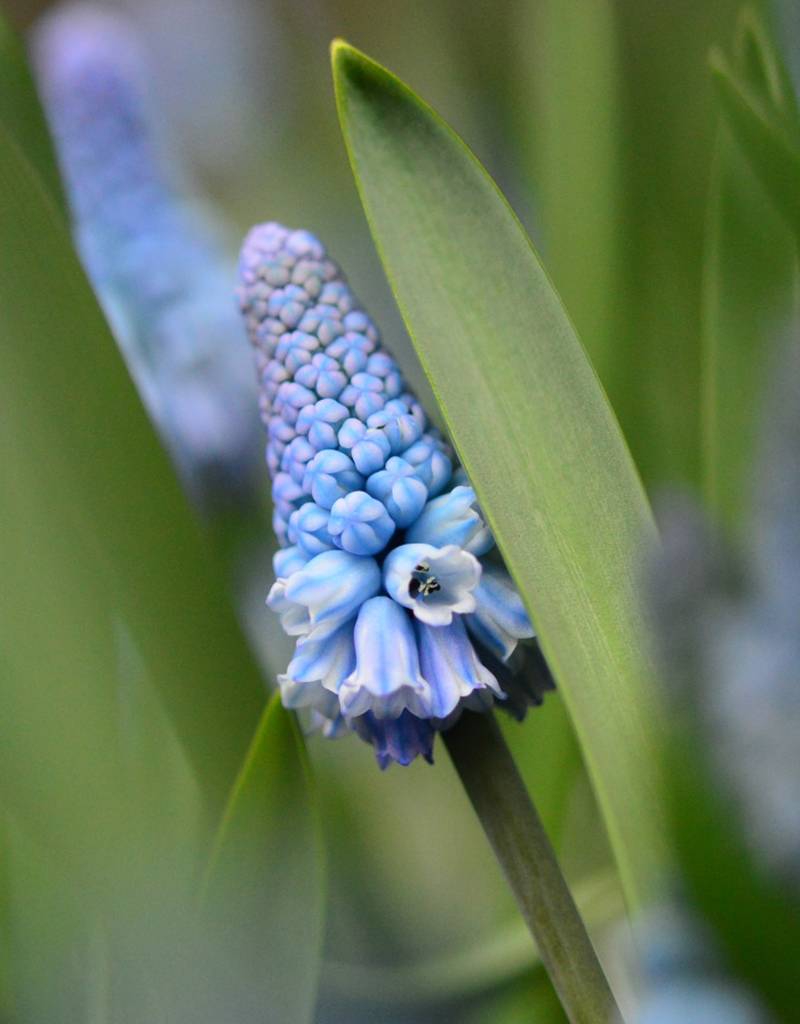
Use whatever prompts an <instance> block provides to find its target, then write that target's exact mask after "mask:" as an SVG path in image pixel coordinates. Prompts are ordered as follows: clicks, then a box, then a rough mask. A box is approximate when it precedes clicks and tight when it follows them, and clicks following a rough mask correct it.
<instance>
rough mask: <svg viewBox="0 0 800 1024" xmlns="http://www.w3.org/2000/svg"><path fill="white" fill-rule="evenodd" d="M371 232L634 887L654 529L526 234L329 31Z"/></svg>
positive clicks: (644, 866)
mask: <svg viewBox="0 0 800 1024" xmlns="http://www.w3.org/2000/svg"><path fill="white" fill-rule="evenodd" d="M333 59H334V77H335V83H336V92H337V100H338V105H339V113H340V119H341V122H342V126H343V130H344V134H345V139H346V141H347V144H348V148H349V151H350V157H351V161H352V164H353V169H354V171H355V174H356V178H357V181H358V184H359V188H360V191H361V196H362V201H363V203H364V207H365V209H366V212H367V217H368V219H369V222H370V227H371V229H372V233H373V236H374V238H375V240H376V243H377V246H378V250H379V252H380V254H381V259H382V260H383V263H384V267H385V269H386V272H387V275H388V277H389V281H390V284H391V285H392V288H393V290H394V293H395V296H396V298H397V301H398V304H399V306H400V310H401V312H402V313H403V316H404V319H405V321H406V325H407V326H408V328H409V331H410V333H411V335H412V338H413V339H414V342H415V345H416V346H417V350H418V352H419V354H420V357H421V360H422V363H423V366H424V367H425V369H426V372H427V373H428V376H429V378H430V380H431V382H432V384H433V388H434V391H435V393H436V396H437V398H438V400H439V403H440V405H441V408H442V411H443V413H444V416H445V418H446V421H447V424H448V427H449V429H450V431H451V434H452V436H453V439H454V441H455V444H456V446H457V448H458V451H459V455H460V456H461V459H462V461H463V463H464V465H465V468H466V470H467V472H468V473H469V475H470V477H471V478H472V480H473V482H474V484H475V486H476V489H477V491H478V495H479V497H480V500H481V503H482V506H483V508H484V509H485V511H486V513H487V515H488V517H489V520H490V522H491V525H492V527H493V529H494V531H495V535H496V537H497V540H498V543H499V545H500V548H501V550H502V552H503V554H504V556H505V558H506V561H507V563H508V565H509V567H510V569H511V571H512V572H513V574H514V576H515V578H516V581H517V583H518V585H519V586H520V589H521V591H522V593H523V595H524V597H525V600H526V603H527V605H528V608H529V609H530V611H531V614H532V616H533V619H534V623H535V625H536V627H537V630H538V632H539V635H540V638H541V641H542V645H543V647H544V651H545V653H546V655H547V657H548V660H549V661H550V664H551V667H552V668H553V671H554V673H555V675H556V678H557V681H558V683H559V685H560V687H561V689H562V693H563V696H564V699H565V701H566V703H567V706H568V709H569V711H570V714H571V716H572V718H573V721H574V723H575V726H576V731H577V734H578V739H579V741H580V743H581V745H582V748H583V751H584V754H585V757H586V762H587V766H588V768H589V771H590V773H591V775H592V778H593V782H594V785H595V787H596V790H597V793H598V796H599V800H600V804H601V808H602V810H603V813H604V816H605V820H606V823H607V825H608V828H609V832H610V836H611V839H612V843H613V845H614V848H615V852H616V855H617V858H618V861H619V864H620V867H621V870H622V873H623V875H624V878H625V882H626V886H627V890H628V893H629V896H630V897H631V898H632V899H633V900H636V899H639V898H641V897H642V895H643V894H644V892H645V890H646V888H647V886H648V885H649V883H650V880H651V878H652V872H653V870H654V868H656V867H657V866H658V865H659V863H660V862H661V858H662V854H663V850H662V843H661V821H660V820H659V809H658V803H657V799H656V788H655V781H654V771H655V740H654V729H655V720H654V719H655V715H656V710H655V708H654V696H653V693H652V691H651V689H650V678H649V677H650V666H649V663H648V658H647V656H646V654H645V648H646V641H647V637H646V629H645V622H644V618H643V614H642V612H641V610H640V608H639V603H638V600H637V596H636V574H637V557H638V555H639V553H640V552H641V550H642V548H643V547H644V546H645V545H647V544H649V543H651V542H652V541H653V539H654V530H653V526H652V520H651V516H650V512H649V509H648V505H647V501H646V498H645V496H644V493H643V491H642V488H641V484H640V482H639V479H638V477H637V474H636V470H635V468H634V466H633V464H632V461H631V458H630V455H629V453H628V450H627V448H626V447H625V444H624V441H623V439H622V436H621V434H620V431H619V428H618V426H617V423H616V421H615V420H614V417H613V414H612V412H611V410H610V408H609V406H608V403H607V402H606V399H605V397H604V395H603V392H602V389H601V388H600V385H599V383H598V381H597V378H596V377H595V375H594V373H593V371H592V369H591V367H590V366H589V363H588V361H587V359H586V356H585V354H584V352H583V350H582V348H581V346H580V344H579V342H578V339H577V338H576V336H575V333H574V330H573V328H572V326H571V324H570V322H569V320H568V318H567V316H566V314H565V312H564V309H563V307H562V306H561V303H560V300H559V299H558V296H557V295H556V293H555V291H554V290H553V288H552V286H551V284H550V282H549V280H548V278H547V275H546V274H545V272H544V270H543V268H542V266H541V263H540V262H539V260H538V258H537V256H536V254H535V252H534V250H533V247H532V245H531V242H530V241H529V239H528V238H527V236H526V235H525V233H524V231H523V230H522V228H521V226H520V224H519V222H518V220H517V219H516V217H515V216H514V214H513V213H512V212H511V210H510V209H509V207H508V205H507V204H506V202H505V201H504V199H503V197H502V196H501V195H500V193H499V192H498V190H497V188H496V186H495V185H494V183H493V182H492V181H491V179H490V178H489V176H488V175H487V174H486V172H485V171H484V170H483V168H482V167H481V166H480V165H479V163H478V162H477V160H476V159H475V158H474V156H473V155H472V154H471V153H470V151H469V150H468V149H467V147H466V146H465V145H464V144H463V143H462V142H461V140H460V139H459V138H458V137H457V136H456V135H455V134H454V132H453V131H452V130H451V129H450V128H449V127H448V126H447V125H446V124H445V123H444V122H443V121H442V120H441V119H440V118H439V117H438V116H437V115H436V114H435V113H434V112H433V111H432V110H431V109H430V108H429V107H427V106H426V105H425V104H424V103H423V102H422V101H420V100H419V99H418V98H417V97H416V96H415V95H414V94H413V93H412V92H411V90H410V89H408V87H407V86H405V85H404V84H403V83H402V82H400V81H399V80H398V79H397V78H395V77H394V76H393V75H391V74H390V73H389V72H388V71H386V70H385V69H383V68H381V67H380V66H379V65H377V64H375V63H373V62H372V61H370V60H369V59H368V58H366V57H364V56H363V55H362V54H360V53H358V52H357V51H355V50H353V49H352V48H350V47H348V46H347V45H345V44H342V43H338V44H335V47H334V55H333Z"/></svg>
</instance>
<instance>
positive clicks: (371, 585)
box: [267, 550, 381, 640]
mask: <svg viewBox="0 0 800 1024" xmlns="http://www.w3.org/2000/svg"><path fill="white" fill-rule="evenodd" d="M380 586H381V571H380V569H379V568H378V564H377V562H376V561H375V560H374V559H373V558H360V557H359V556H358V555H352V554H350V553H349V552H347V551H338V550H337V551H324V552H323V553H322V554H320V555H316V556H315V557H314V558H312V559H311V560H310V561H309V562H307V563H306V564H305V565H304V566H303V567H302V568H301V569H299V570H297V571H296V572H293V573H292V574H291V575H290V576H289V577H287V578H284V577H278V579H277V581H276V582H275V583H274V584H273V586H272V589H271V590H270V592H269V596H268V597H267V604H268V605H269V606H270V608H273V609H274V610H275V611H277V612H278V613H279V614H280V615H281V619H282V621H283V624H284V629H286V632H287V633H289V635H290V636H307V637H309V638H312V639H315V640H319V639H323V638H325V637H329V636H331V634H332V633H335V632H336V630H337V629H338V628H339V627H340V626H342V625H344V623H346V622H347V621H348V620H349V619H352V618H354V617H355V615H356V614H357V613H358V610H359V608H360V607H361V605H362V604H363V603H364V601H365V600H366V599H367V598H369V597H372V595H373V594H377V593H378V591H379V590H380Z"/></svg>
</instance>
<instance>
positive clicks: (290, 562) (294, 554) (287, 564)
mask: <svg viewBox="0 0 800 1024" xmlns="http://www.w3.org/2000/svg"><path fill="white" fill-rule="evenodd" d="M308 561H309V556H308V555H307V554H306V553H305V551H303V549H302V548H299V547H290V548H281V550H280V551H276V552H275V554H274V555H273V556H272V568H273V569H274V570H275V576H276V577H277V578H280V577H283V578H284V579H285V578H287V577H288V576H291V575H292V573H293V572H297V570H298V569H302V568H303V566H304V565H305V564H306V563H307V562H308Z"/></svg>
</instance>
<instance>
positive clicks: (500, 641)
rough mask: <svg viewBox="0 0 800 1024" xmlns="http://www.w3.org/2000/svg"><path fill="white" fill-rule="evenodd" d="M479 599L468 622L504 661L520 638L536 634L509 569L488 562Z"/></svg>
mask: <svg viewBox="0 0 800 1024" xmlns="http://www.w3.org/2000/svg"><path fill="white" fill-rule="evenodd" d="M475 602H476V607H475V612H474V614H472V615H468V616H467V626H468V628H469V630H470V632H471V633H472V634H473V635H474V636H475V637H476V638H477V639H478V640H479V641H480V642H481V643H482V644H483V645H484V647H487V648H488V649H489V650H490V651H491V652H492V653H493V654H494V655H495V656H496V657H498V658H500V659H501V661H507V660H508V659H509V658H510V657H511V655H512V654H513V652H514V649H515V647H516V646H517V643H518V641H520V640H528V639H530V638H531V637H532V636H535V635H536V634H535V633H534V630H533V626H532V625H531V620H530V619H529V618H528V613H527V612H526V611H525V605H524V604H523V603H522V598H521V597H520V596H519V594H518V593H517V591H516V588H515V587H514V584H513V582H512V581H511V577H510V576H509V575H508V573H507V572H506V571H505V569H498V568H497V567H496V566H491V565H488V566H484V568H483V577H482V579H481V581H480V583H479V585H478V587H477V589H476V591H475Z"/></svg>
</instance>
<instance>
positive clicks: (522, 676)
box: [239, 224, 552, 767]
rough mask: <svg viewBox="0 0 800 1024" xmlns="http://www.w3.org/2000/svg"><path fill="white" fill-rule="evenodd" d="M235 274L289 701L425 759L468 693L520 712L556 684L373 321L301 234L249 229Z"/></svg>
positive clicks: (438, 441)
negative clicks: (252, 368) (252, 376)
mask: <svg viewBox="0 0 800 1024" xmlns="http://www.w3.org/2000/svg"><path fill="white" fill-rule="evenodd" d="M240 275H241V276H240V282H241V283H240V289H239V300H240V306H241V310H242V314H243V316H244V321H245V324H246V327H247V332H248V335H249V337H250V340H251V342H252V344H253V347H254V349H255V352H256V365H257V368H258V372H259V374H260V378H261V408H262V415H263V416H265V422H266V426H267V437H268V444H267V465H268V468H269V471H270V475H271V477H272V493H273V502H274V506H275V521H276V530H277V532H278V538H279V540H280V542H281V544H282V545H283V549H282V550H281V551H280V552H278V554H277V555H276V558H275V572H276V575H277V577H278V578H277V582H276V583H275V584H274V585H273V587H272V590H271V591H270V594H269V598H268V604H269V605H270V607H271V608H273V609H274V610H275V611H276V612H277V613H278V614H279V615H280V616H281V620H282V623H283V626H284V629H285V630H286V632H287V633H289V634H290V635H292V636H296V637H297V638H298V640H297V647H296V651H295V656H294V658H293V659H292V661H291V662H290V664H289V666H288V667H287V670H286V673H285V674H284V675H282V676H281V677H280V686H281V692H282V694H283V700H284V703H285V704H286V705H287V706H288V707H292V708H298V709H303V710H304V712H305V713H306V715H307V720H308V722H309V724H310V725H311V726H312V727H317V728H319V729H320V730H321V731H322V732H323V734H324V735H326V736H334V735H340V734H342V733H343V732H348V731H352V732H355V733H356V734H357V735H358V736H360V737H361V738H362V739H364V740H365V741H367V742H369V743H371V745H372V746H373V748H374V750H375V755H376V757H377V760H378V763H379V764H380V766H381V767H386V766H387V765H388V764H390V763H391V762H393V761H394V762H397V763H399V764H409V763H410V762H411V761H413V760H414V759H415V758H416V757H418V756H422V757H424V758H425V759H427V760H431V758H432V751H433V740H434V736H435V734H436V732H437V731H440V730H442V729H445V728H447V727H449V726H450V725H451V724H452V723H453V722H455V721H456V719H457V718H458V716H459V714H460V713H461V711H462V709H463V708H470V709H474V710H486V709H488V708H491V707H492V706H493V705H494V703H495V702H499V704H500V706H503V705H508V706H509V708H510V710H511V711H512V713H514V714H516V715H517V716H521V714H522V713H524V708H525V707H527V706H529V705H530V704H535V703H539V702H540V701H541V694H542V692H543V691H544V690H546V689H547V688H548V687H549V686H551V685H552V683H551V680H550V677H549V673H547V671H546V669H543V667H542V666H543V664H544V662H543V659H542V657H541V654H540V652H539V651H538V648H536V647H532V648H524V647H521V646H520V644H519V641H520V640H523V639H527V638H531V637H532V636H533V629H532V627H531V624H530V621H529V619H528V616H527V614H526V612H525V609H524V607H523V605H522V601H521V600H520V598H519V595H518V594H517V592H516V591H515V590H514V587H513V584H512V583H511V579H510V577H509V576H508V574H507V573H506V572H505V570H504V569H502V568H500V567H499V566H498V565H497V564H492V565H488V564H486V563H484V562H483V561H481V559H483V558H484V557H485V556H487V555H489V554H490V552H492V550H493V549H494V539H493V537H492V534H491V531H490V530H489V527H488V526H487V524H486V522H485V520H484V518H483V515H482V514H481V511H480V508H479V507H478V504H477V499H476V496H475V492H474V491H473V489H472V488H471V487H470V486H469V483H468V481H467V480H466V478H465V476H464V475H463V472H461V471H458V472H457V473H456V474H455V476H454V467H453V462H452V457H451V453H450V449H449V448H448V446H447V444H446V443H445V441H444V440H443V439H442V438H441V436H440V435H439V434H438V432H437V431H436V430H435V429H433V428H432V427H431V426H430V424H429V423H428V420H427V417H426V416H425V412H424V410H423V409H422V407H421V406H420V404H419V402H417V400H416V398H415V397H414V396H413V394H411V392H410V391H409V390H408V388H407V385H406V383H405V381H404V379H403V376H402V373H401V371H400V369H399V367H398V366H397V364H396V363H395V361H394V360H393V359H392V357H391V355H390V354H389V353H388V352H387V351H386V350H385V349H383V348H382V347H381V342H380V335H379V333H378V330H377V328H376V327H375V325H374V324H373V323H372V321H371V320H370V318H369V316H368V315H367V314H366V313H365V312H364V311H363V310H361V309H360V308H359V306H358V302H357V300H356V299H355V297H354V295H353V293H352V292H351V291H350V288H349V287H348V285H347V283H346V281H345V280H344V278H343V277H342V275H341V273H340V271H339V270H338V268H337V267H336V266H335V264H334V263H332V262H331V261H330V260H329V259H328V257H327V255H326V253H325V249H324V248H323V246H322V245H321V244H320V243H319V242H318V241H317V240H316V239H315V238H314V237H313V236H312V235H309V234H308V232H305V231H290V230H289V229H287V228H284V227H281V226H280V225H278V224H263V225H260V226H259V227H256V228H254V229H253V230H252V231H251V232H250V234H249V235H248V237H247V239H246V241H245V244H244V247H243V249H242V256H241V261H240ZM448 485H450V490H449V491H448V490H447V487H448ZM495 561H497V559H496V558H495ZM532 669H533V671H532Z"/></svg>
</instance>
